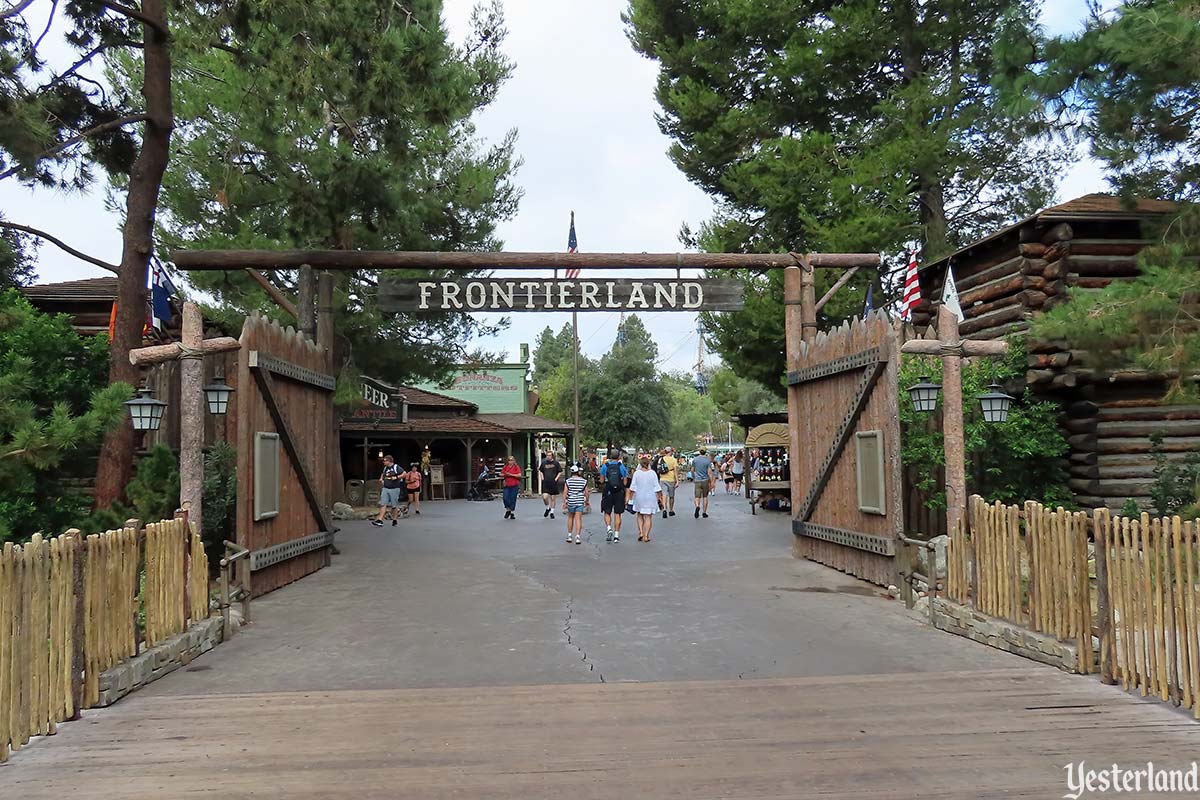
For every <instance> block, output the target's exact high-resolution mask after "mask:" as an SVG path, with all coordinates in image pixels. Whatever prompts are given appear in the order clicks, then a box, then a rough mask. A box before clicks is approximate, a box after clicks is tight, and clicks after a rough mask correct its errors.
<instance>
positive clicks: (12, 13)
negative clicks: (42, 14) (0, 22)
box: [0, 0, 33, 19]
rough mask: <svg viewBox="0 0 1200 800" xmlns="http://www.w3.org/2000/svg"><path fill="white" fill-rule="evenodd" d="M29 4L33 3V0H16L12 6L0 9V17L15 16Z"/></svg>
mask: <svg viewBox="0 0 1200 800" xmlns="http://www.w3.org/2000/svg"><path fill="white" fill-rule="evenodd" d="M31 5H33V0H20V2H18V3H17V4H16V5H15V6H13V7H12V8H10V9H8V10H6V11H0V19H8V18H9V17H15V16H16V15H17V14H20V13H21V12H22V11H24V10H25V9H26V8H28V7H29V6H31Z"/></svg>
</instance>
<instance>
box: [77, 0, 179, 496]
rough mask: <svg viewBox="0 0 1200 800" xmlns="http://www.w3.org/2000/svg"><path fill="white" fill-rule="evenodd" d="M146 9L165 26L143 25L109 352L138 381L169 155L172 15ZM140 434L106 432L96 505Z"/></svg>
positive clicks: (122, 470)
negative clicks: (137, 115) (134, 358)
mask: <svg viewBox="0 0 1200 800" xmlns="http://www.w3.org/2000/svg"><path fill="white" fill-rule="evenodd" d="M142 14H143V15H144V16H146V17H148V18H150V19H152V20H155V21H156V22H158V24H159V26H160V28H161V30H156V29H155V28H153V27H151V26H149V25H145V24H143V26H142V31H143V48H142V58H143V63H144V70H145V78H144V79H143V83H142V95H143V96H144V98H145V101H146V109H145V110H146V115H147V117H148V119H147V120H146V123H145V125H144V126H143V129H142V149H141V152H139V153H138V157H137V160H136V161H134V164H133V170H132V172H131V173H130V176H129V190H128V193H127V195H126V205H125V226H124V228H123V229H122V233H121V238H122V247H121V271H120V273H119V274H118V276H117V318H116V321H115V324H114V326H113V342H112V346H111V348H110V350H109V357H108V379H109V382H110V383H116V382H125V383H129V384H132V385H136V384H137V382H138V370H137V368H136V367H134V366H133V365H132V364H130V363H129V351H130V350H132V349H133V348H135V347H139V346H140V345H141V343H142V326H143V325H144V324H145V322H146V272H147V267H148V265H149V263H150V255H151V253H152V252H153V250H154V212H155V210H156V208H157V206H158V192H159V189H160V187H161V186H162V178H163V173H164V172H165V171H166V168H167V159H168V157H169V155H170V143H171V129H172V128H173V127H174V117H173V116H172V112H171V55H170V50H169V45H168V38H167V35H166V34H165V33H163V31H166V30H167V15H166V9H165V7H164V2H163V0H143V2H142ZM134 436H135V434H134V432H133V428H132V426H130V424H129V423H128V422H125V423H123V424H121V425H118V426H117V427H116V428H115V429H114V430H113V431H111V432H110V433H109V434H108V436H106V437H105V441H104V449H103V450H102V451H101V453H100V464H99V467H98V470H97V472H96V507H97V508H105V507H108V506H110V505H112V503H113V502H114V501H116V500H119V499H120V498H121V497H123V496H124V493H125V486H126V484H128V483H129V478H130V476H131V474H132V472H133V448H134V445H135V438H134Z"/></svg>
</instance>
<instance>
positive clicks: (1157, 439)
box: [1150, 431, 1200, 517]
mask: <svg viewBox="0 0 1200 800" xmlns="http://www.w3.org/2000/svg"><path fill="white" fill-rule="evenodd" d="M1163 436H1164V434H1163V432H1162V431H1158V432H1156V433H1153V434H1151V436H1150V455H1151V456H1152V457H1153V458H1154V483H1153V485H1151V487H1150V502H1151V503H1153V504H1154V513H1155V514H1156V515H1158V516H1160V517H1170V516H1174V515H1175V514H1181V513H1183V512H1185V511H1186V510H1187V509H1188V508H1189V507H1190V506H1195V504H1196V488H1197V484H1198V483H1200V453H1188V454H1187V455H1185V456H1184V458H1183V460H1182V461H1169V460H1168V459H1167V454H1166V453H1165V452H1164V451H1163V447H1162V443H1163Z"/></svg>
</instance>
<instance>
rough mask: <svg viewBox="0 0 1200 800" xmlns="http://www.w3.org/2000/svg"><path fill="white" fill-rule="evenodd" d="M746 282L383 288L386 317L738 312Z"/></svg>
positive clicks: (403, 283)
mask: <svg viewBox="0 0 1200 800" xmlns="http://www.w3.org/2000/svg"><path fill="white" fill-rule="evenodd" d="M742 306H743V295H742V282H741V281H731V280H708V279H695V280H686V279H682V278H675V279H665V278H664V279H656V278H649V279H644V280H639V279H628V278H611V279H609V278H600V279H597V280H579V279H575V280H563V279H540V280H538V279H532V278H530V279H518V278H513V279H505V278H479V279H475V280H457V281H422V280H393V281H381V282H380V285H379V309H380V310H381V311H389V312H395V311H498V312H512V311H737V310H738V309H740V308H742Z"/></svg>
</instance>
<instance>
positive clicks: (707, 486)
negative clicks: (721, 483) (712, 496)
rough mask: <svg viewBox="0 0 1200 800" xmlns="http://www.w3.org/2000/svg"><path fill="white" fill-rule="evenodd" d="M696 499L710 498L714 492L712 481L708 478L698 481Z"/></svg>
mask: <svg viewBox="0 0 1200 800" xmlns="http://www.w3.org/2000/svg"><path fill="white" fill-rule="evenodd" d="M695 488H696V497H708V494H709V492H711V491H712V481H710V480H708V479H707V478H703V479H701V480H698V481H696V487H695Z"/></svg>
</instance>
